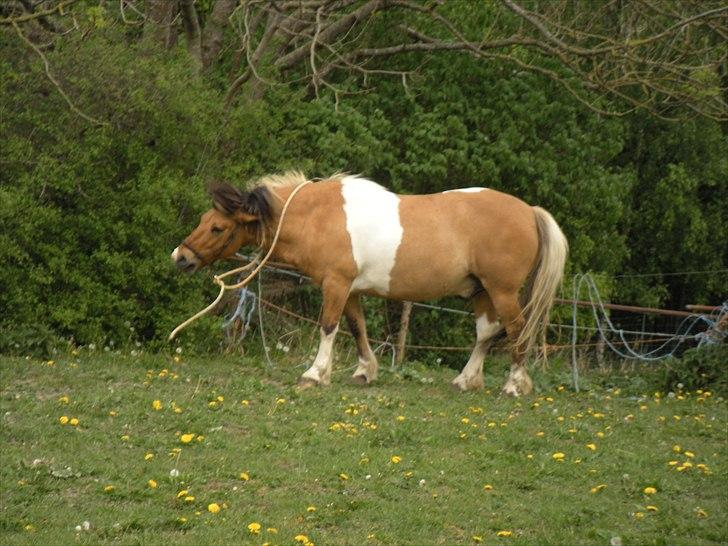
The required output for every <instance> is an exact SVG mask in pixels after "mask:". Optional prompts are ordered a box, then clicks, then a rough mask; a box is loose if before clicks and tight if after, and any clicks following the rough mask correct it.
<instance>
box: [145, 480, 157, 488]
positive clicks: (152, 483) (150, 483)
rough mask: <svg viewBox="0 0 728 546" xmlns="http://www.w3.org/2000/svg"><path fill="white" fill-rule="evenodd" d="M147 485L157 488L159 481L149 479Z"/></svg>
mask: <svg viewBox="0 0 728 546" xmlns="http://www.w3.org/2000/svg"><path fill="white" fill-rule="evenodd" d="M147 485H148V486H149V488H150V489H156V488H157V482H156V481H154V480H149V481H148V482H147Z"/></svg>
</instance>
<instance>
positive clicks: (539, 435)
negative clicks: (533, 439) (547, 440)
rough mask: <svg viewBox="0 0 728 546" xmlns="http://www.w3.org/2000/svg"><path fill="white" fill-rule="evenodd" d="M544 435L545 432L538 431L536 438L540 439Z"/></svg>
mask: <svg viewBox="0 0 728 546" xmlns="http://www.w3.org/2000/svg"><path fill="white" fill-rule="evenodd" d="M545 434H546V433H545V432H544V431H543V430H539V431H538V432H537V433H536V436H538V437H539V438H542V437H543V436H544V435H545Z"/></svg>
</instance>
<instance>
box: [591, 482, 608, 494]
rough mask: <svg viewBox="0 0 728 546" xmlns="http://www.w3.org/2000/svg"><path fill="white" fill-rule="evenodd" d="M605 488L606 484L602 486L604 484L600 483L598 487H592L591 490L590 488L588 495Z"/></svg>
mask: <svg viewBox="0 0 728 546" xmlns="http://www.w3.org/2000/svg"><path fill="white" fill-rule="evenodd" d="M605 487H607V484H604V483H600V484H599V485H597V486H594V487H592V488H591V489H590V490H589V492H590V493H599V491H601V490H602V489H604V488H605Z"/></svg>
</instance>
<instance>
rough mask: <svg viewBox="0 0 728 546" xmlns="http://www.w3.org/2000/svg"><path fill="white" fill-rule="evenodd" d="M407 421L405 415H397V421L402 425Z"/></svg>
mask: <svg viewBox="0 0 728 546" xmlns="http://www.w3.org/2000/svg"><path fill="white" fill-rule="evenodd" d="M405 419H406V417H405V416H404V415H397V421H399V422H400V423H401V422H402V421H404V420H405Z"/></svg>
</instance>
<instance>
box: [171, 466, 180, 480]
mask: <svg viewBox="0 0 728 546" xmlns="http://www.w3.org/2000/svg"><path fill="white" fill-rule="evenodd" d="M169 475H170V476H171V477H172V478H176V477H178V476H179V470H177V469H176V468H173V469H172V470H170V471H169Z"/></svg>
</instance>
